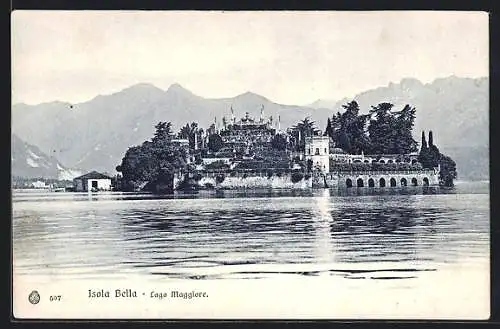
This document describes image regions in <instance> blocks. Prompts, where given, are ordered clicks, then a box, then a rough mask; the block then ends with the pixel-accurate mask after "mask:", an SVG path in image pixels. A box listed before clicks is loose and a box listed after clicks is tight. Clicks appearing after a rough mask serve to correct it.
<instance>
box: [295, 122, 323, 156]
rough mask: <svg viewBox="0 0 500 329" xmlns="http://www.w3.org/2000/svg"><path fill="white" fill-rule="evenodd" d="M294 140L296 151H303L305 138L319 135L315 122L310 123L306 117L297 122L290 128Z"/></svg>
mask: <svg viewBox="0 0 500 329" xmlns="http://www.w3.org/2000/svg"><path fill="white" fill-rule="evenodd" d="M292 130H293V132H294V135H295V138H296V140H297V147H298V150H300V151H304V150H305V137H311V136H317V135H319V134H320V133H321V131H319V130H318V129H317V128H316V126H315V122H314V121H311V120H310V119H309V118H308V117H307V118H305V119H304V120H302V121H299V122H298V123H297V124H296V125H295V126H293V127H292Z"/></svg>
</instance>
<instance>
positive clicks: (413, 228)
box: [12, 182, 490, 295]
mask: <svg viewBox="0 0 500 329" xmlns="http://www.w3.org/2000/svg"><path fill="white" fill-rule="evenodd" d="M488 188H489V186H488V183H484V182H482V183H481V182H479V183H478V182H476V183H465V182H464V183H459V184H457V186H456V187H455V188H454V189H452V190H440V189H438V188H427V189H425V188H422V187H420V188H418V187H417V188H405V189H403V190H401V189H399V190H396V189H391V188H386V189H382V190H380V189H375V190H374V189H369V188H359V189H358V188H353V189H349V190H344V191H337V190H335V191H333V190H332V191H330V190H313V191H249V192H230V191H225V192H211V193H209V192H204V193H200V194H196V195H181V194H179V195H175V196H167V197H162V198H159V197H154V196H152V195H146V194H142V195H141V194H133V193H99V194H93V195H91V196H89V195H87V194H82V193H50V192H38V191H36V192H33V191H31V192H28V191H14V192H13V222H12V223H13V264H14V269H13V270H14V274H15V276H16V275H17V276H30V275H37V276H40V275H42V276H43V275H45V276H48V277H50V278H51V279H52V280H59V279H61V280H63V279H64V280H80V279H82V280H84V279H98V278H109V279H112V280H113V279H124V278H127V277H130V276H132V275H138V276H140V277H142V278H147V279H146V280H162V282H165V281H166V280H167V281H168V280H183V281H189V280H192V281H194V280H197V281H198V282H199V281H203V280H208V281H209V280H217V281H221V280H240V281H241V280H247V282H250V281H255V280H259V279H261V280H263V279H266V278H293V277H296V278H300V277H308V278H314V277H321V278H322V279H323V280H325V278H326V279H327V280H330V279H328V278H331V280H342V282H345V283H346V284H347V285H348V286H350V287H354V286H361V285H363V284H364V285H367V284H370V282H377V281H378V282H382V281H383V282H385V283H384V284H386V285H387V287H389V286H390V284H393V283H395V284H396V285H398V286H399V287H400V288H401V287H402V289H403V288H404V289H406V290H407V291H412V289H414V288H415V287H417V286H418V285H419V284H420V283H419V281H418V279H419V278H424V277H426V276H427V277H429V275H437V274H439V273H440V272H441V273H445V272H446V271H448V272H446V273H455V272H453V270H451V272H450V269H453V268H460V271H463V270H468V269H470V270H475V269H478V268H482V269H483V270H482V272H478V273H480V274H481V273H482V276H480V278H482V280H488V278H489V272H487V271H488V266H489V247H490V244H489V227H490V226H489V211H490V206H489V192H488ZM424 189H425V190H424ZM485 271H486V272H485ZM457 273H458V272H457ZM450 279H451V277H450ZM241 282H244V281H241ZM332 282H333V281H332ZM389 282H391V283H389ZM470 284H472V283H469V285H470ZM460 285H463V283H461V284H460V283H457V289H459V288H460ZM480 287H489V282H488V284H487V285H486V286H485V284H484V282H482V283H481V285H480ZM478 289H480V288H478ZM482 293H483V295H484V294H486V295H487V294H488V292H484V291H483V292H482Z"/></svg>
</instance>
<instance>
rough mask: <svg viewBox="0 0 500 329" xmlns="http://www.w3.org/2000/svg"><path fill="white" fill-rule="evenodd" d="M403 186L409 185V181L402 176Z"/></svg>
mask: <svg viewBox="0 0 500 329" xmlns="http://www.w3.org/2000/svg"><path fill="white" fill-rule="evenodd" d="M401 186H408V181H407V180H406V178H404V177H403V178H401Z"/></svg>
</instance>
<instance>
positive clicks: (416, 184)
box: [411, 177, 418, 186]
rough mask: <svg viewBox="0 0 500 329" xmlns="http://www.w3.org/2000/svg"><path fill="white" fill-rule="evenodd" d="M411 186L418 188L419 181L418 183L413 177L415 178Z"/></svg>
mask: <svg viewBox="0 0 500 329" xmlns="http://www.w3.org/2000/svg"><path fill="white" fill-rule="evenodd" d="M411 185H413V186H418V181H417V179H416V178H415V177H413V178H412V179H411Z"/></svg>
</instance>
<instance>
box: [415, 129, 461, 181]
mask: <svg viewBox="0 0 500 329" xmlns="http://www.w3.org/2000/svg"><path fill="white" fill-rule="evenodd" d="M419 161H420V163H421V164H422V166H423V167H424V168H436V167H438V166H439V167H440V171H439V182H440V184H441V185H443V186H447V187H451V186H453V180H454V179H455V178H457V168H456V163H455V161H453V159H452V158H450V157H449V156H447V155H444V154H442V153H441V152H440V151H439V149H438V147H437V146H436V145H435V144H434V140H433V135H432V131H429V144H427V141H426V139H425V133H424V132H422V146H421V148H420V153H419Z"/></svg>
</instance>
